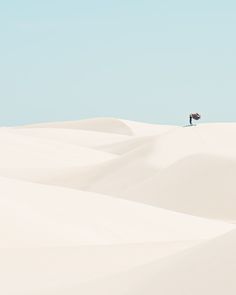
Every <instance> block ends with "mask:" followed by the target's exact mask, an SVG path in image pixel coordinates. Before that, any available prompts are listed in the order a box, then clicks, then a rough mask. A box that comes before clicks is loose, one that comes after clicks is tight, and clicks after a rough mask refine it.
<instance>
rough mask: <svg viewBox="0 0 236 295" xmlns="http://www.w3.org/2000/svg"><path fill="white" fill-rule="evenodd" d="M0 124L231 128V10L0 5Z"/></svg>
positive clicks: (172, 5)
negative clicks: (108, 122)
mask: <svg viewBox="0 0 236 295" xmlns="http://www.w3.org/2000/svg"><path fill="white" fill-rule="evenodd" d="M0 24H1V26H0V38H1V39H0V40H1V46H0V55H1V58H0V78H1V88H0V97H1V108H0V124H1V125H13V124H23V123H30V122H39V121H58V120H77V119H81V118H89V117H97V116H99V117H101V116H109V117H120V118H126V119H131V120H138V121H146V122H154V123H162V124H184V123H186V120H187V116H188V114H189V112H193V111H197V112H200V113H202V115H203V120H202V121H203V122H208V121H236V39H235V32H236V2H235V1H227V0H226V1H217V0H215V1H213V0H212V1H207V0H199V1H187V0H186V1H184V0H180V1H177V0H162V1H158V0H143V1H138V0H136V1H134V0H131V1H128V0H119V1H111V0H100V1H95V0H93V1H92V0H86V1H79V0H67V1H59V0H57V1H56V0H51V1H50V0H47V1H46V0H41V1H33V0H28V1H26V0H21V1H19V0H13V1H11V0H9V1H4V2H3V1H1V2H0Z"/></svg>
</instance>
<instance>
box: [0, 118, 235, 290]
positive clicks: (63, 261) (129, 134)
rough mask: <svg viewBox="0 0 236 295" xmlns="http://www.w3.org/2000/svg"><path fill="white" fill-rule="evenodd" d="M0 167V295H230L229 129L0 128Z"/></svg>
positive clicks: (108, 122)
mask: <svg viewBox="0 0 236 295" xmlns="http://www.w3.org/2000/svg"><path fill="white" fill-rule="evenodd" d="M0 162H1V165H0V261H1V263H0V277H1V284H0V294H3V295H34V294H35V295H36V294H37V295H78V294H85V295H98V294H99V295H128V294H131V295H146V294H150V295H152V294H153V295H156V294H162V295H189V294H190V295H197V294H201V295H211V294H212V295H223V294H227V295H231V294H232V295H235V294H236V281H235V278H234V277H235V273H236V225H235V223H236V124H234V123H214V124H199V125H198V126H195V127H186V128H185V127H180V126H167V125H152V124H146V123H139V122H132V121H127V120H120V119H114V118H98V119H89V120H81V121H76V122H49V123H42V124H33V125H28V126H17V127H2V128H0Z"/></svg>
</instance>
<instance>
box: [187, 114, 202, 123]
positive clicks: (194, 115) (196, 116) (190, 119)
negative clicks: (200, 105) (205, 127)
mask: <svg viewBox="0 0 236 295" xmlns="http://www.w3.org/2000/svg"><path fill="white" fill-rule="evenodd" d="M193 119H194V120H199V119H201V115H200V114H198V113H193V114H190V115H189V123H190V125H193Z"/></svg>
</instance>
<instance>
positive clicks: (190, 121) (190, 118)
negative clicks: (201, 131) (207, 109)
mask: <svg viewBox="0 0 236 295" xmlns="http://www.w3.org/2000/svg"><path fill="white" fill-rule="evenodd" d="M192 120H193V118H192V116H191V115H190V116H189V123H190V125H192Z"/></svg>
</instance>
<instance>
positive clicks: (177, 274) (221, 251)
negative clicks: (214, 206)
mask: <svg viewBox="0 0 236 295" xmlns="http://www.w3.org/2000/svg"><path fill="white" fill-rule="evenodd" d="M235 247H236V231H235V230H234V231H232V232H230V233H229V234H227V235H225V236H222V237H220V238H217V239H215V240H212V241H210V242H208V243H205V244H202V245H197V246H195V247H194V248H191V249H188V250H185V251H183V252H181V253H178V254H177V255H173V256H170V257H167V258H163V259H162V260H159V261H157V262H152V263H149V264H146V265H144V266H139V267H136V268H134V269H132V270H130V271H127V272H124V273H120V274H117V275H113V276H110V277H107V278H105V279H102V280H97V281H95V282H92V283H90V284H88V283H87V284H84V285H81V286H80V287H79V288H78V287H77V288H76V287H74V288H73V289H68V291H69V292H70V294H85V295H92V294H104V295H108V294H114V295H118V294H119V295H121V294H122V295H123V294H132V295H133V294H150V295H152V294H153V295H154V294H163V295H169V294H177V295H188V294H192V295H197V294H215V295H222V294H227V295H233V294H235V284H236V283H235V272H236V256H235ZM56 292H58V293H54V292H53V291H52V292H51V294H64V293H60V290H57V291H56ZM62 292H65V290H63V291H62Z"/></svg>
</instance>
